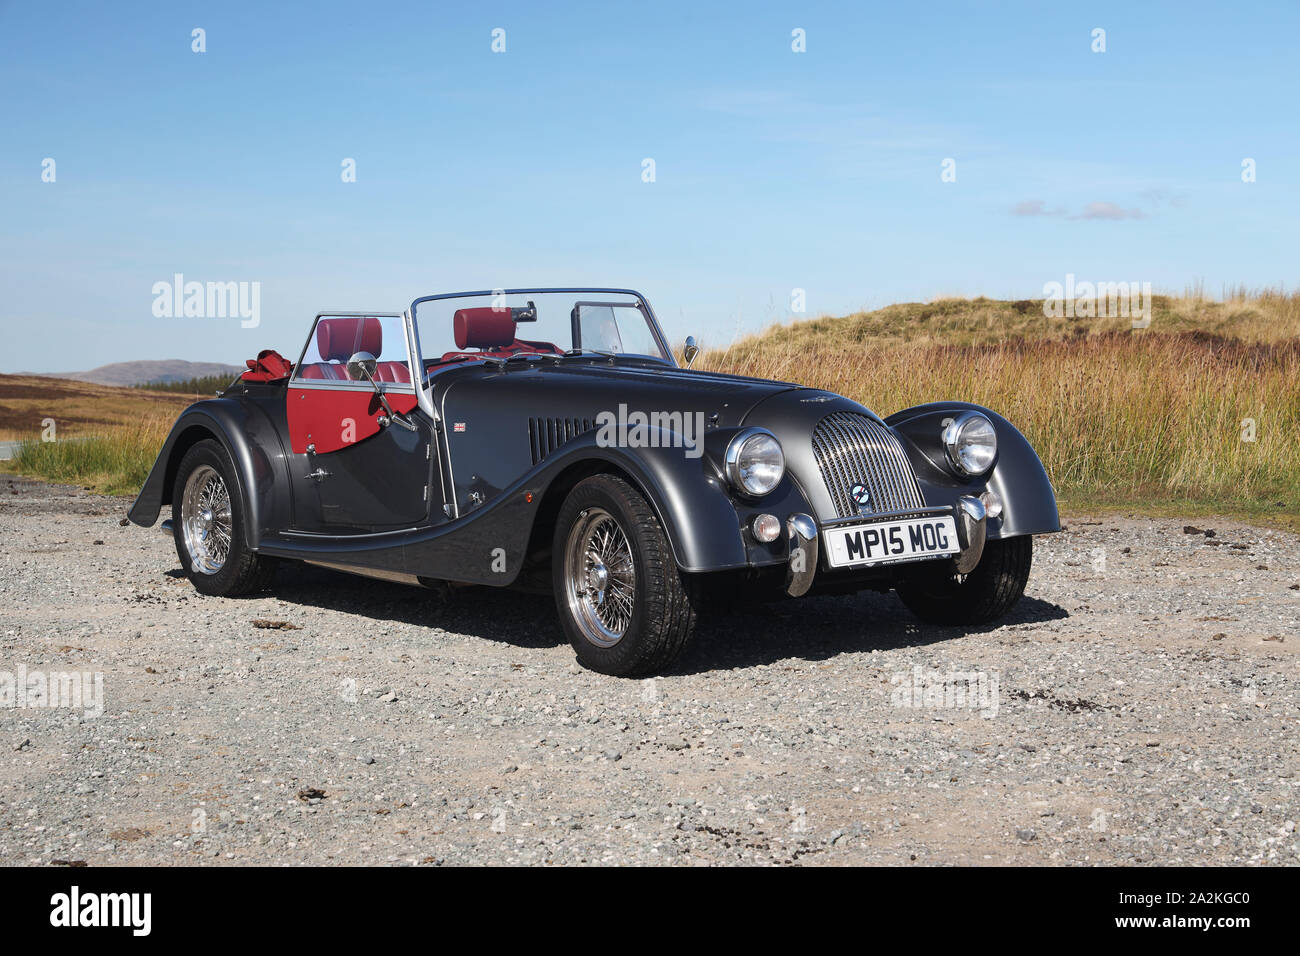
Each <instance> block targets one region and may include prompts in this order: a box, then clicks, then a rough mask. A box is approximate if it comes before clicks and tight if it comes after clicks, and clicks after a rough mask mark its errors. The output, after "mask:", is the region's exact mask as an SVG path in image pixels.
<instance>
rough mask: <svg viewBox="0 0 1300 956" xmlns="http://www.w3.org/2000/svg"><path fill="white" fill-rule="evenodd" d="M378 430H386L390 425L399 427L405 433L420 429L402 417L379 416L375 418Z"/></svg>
mask: <svg viewBox="0 0 1300 956" xmlns="http://www.w3.org/2000/svg"><path fill="white" fill-rule="evenodd" d="M375 421H377V422H378V423H379V427H380V428H387V427H388V426H389V425H390V424H395V425H401V426H402V427H403V428H405V429H406V430H407V431H411V432H415V431H419V430H420V428H419V426H418V425H416V424H415V422H413V421H411V420H410V419H408V418H406V417H404V416H402V415H379V416H377V417H376V418H375Z"/></svg>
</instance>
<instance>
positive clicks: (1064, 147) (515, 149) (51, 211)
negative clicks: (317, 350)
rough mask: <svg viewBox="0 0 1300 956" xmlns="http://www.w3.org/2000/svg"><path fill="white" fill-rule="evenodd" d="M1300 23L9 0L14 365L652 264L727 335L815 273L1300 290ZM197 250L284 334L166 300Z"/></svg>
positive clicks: (710, 334) (190, 353) (290, 341)
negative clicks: (1250, 179) (495, 48)
mask: <svg viewBox="0 0 1300 956" xmlns="http://www.w3.org/2000/svg"><path fill="white" fill-rule="evenodd" d="M196 27H201V28H203V29H204V30H205V31H206V46H207V51H206V52H204V53H201V54H200V53H194V52H192V50H191V42H192V41H191V31H192V30H193V29H194V28H196ZM1097 27H1100V28H1103V29H1105V31H1106V52H1105V53H1094V52H1092V49H1091V46H1092V42H1093V41H1092V36H1091V34H1092V31H1093V29H1094V28H1097ZM494 28H503V29H504V30H505V31H506V33H505V40H506V51H505V52H504V53H493V52H492V50H491V43H492V30H493V29H494ZM795 28H801V29H803V30H804V31H806V37H807V52H804V53H794V52H792V50H791V31H792V30H794V29H795ZM1298 34H1300V6H1298V5H1297V4H1295V3H1267V2H1266V3H1251V4H1228V3H1224V4H1214V5H1210V4H1198V3H1141V4H1139V3H1113V4H1111V3H1087V4H1082V3H1081V4H1069V3H1041V4H1039V3H1000V4H999V3H952V4H947V3H942V2H931V3H925V4H883V3H871V4H867V3H807V2H799V3H764V2H757V3H756V2H747V3H736V4H705V3H698V2H696V3H677V2H671V0H664V2H657V3H650V4H642V3H636V4H633V3H627V4H624V3H612V2H607V3H547V4H540V3H519V4H513V3H473V4H470V3H466V4H450V3H402V4H384V3H312V4H302V5H283V6H281V5H279V4H266V3H257V4H254V3H247V4H245V3H236V2H223V3H219V4H216V3H214V4H198V3H195V4H186V3H157V4H129V5H116V4H100V3H84V4H81V3H68V4H53V3H51V4H26V3H5V2H3V0H0V89H2V90H3V95H2V96H0V209H2V210H3V217H4V228H3V230H2V231H0V289H3V292H4V294H3V296H2V297H0V322H2V323H3V325H4V328H5V337H6V341H7V343H8V348H6V349H5V350H4V351H3V352H0V371H18V370H34V371H65V370H73V369H84V368H90V367H93V366H96V365H100V364H103V363H106V362H112V361H122V360H128V359H137V358H186V359H191V360H208V361H225V362H231V363H240V362H242V360H243V359H244V358H246V357H248V356H251V355H253V354H255V353H256V351H257V350H258V349H260V348H266V347H273V348H278V349H280V350H281V351H282V352H284V353H285V354H287V355H291V357H292V356H293V355H296V353H297V351H298V349H299V348H300V347H301V344H302V339H303V338H304V336H305V334H306V331H307V326H308V322H309V320H310V318H311V316H312V315H313V314H314V313H315V312H316V311H318V310H322V309H329V308H338V309H376V310H400V309H401V308H403V307H405V306H406V305H407V304H408V303H409V302H410V300H411V299H412V298H414V297H416V296H418V295H422V294H428V293H432V292H445V291H458V290H461V289H480V288H494V287H499V286H503V285H507V286H524V285H567V284H591V285H614V286H631V287H634V288H638V289H640V290H642V291H643V292H645V293H646V294H647V295H648V296H649V298H650V300H651V302H652V303H653V304H654V305H655V306H656V309H657V311H658V312H659V316H660V319H661V321H662V322H663V324H664V326H665V330H666V331H667V333H668V335H669V336H670V338H672V339H674V340H679V339H680V338H682V337H684V336H685V335H686V334H688V333H695V334H697V335H699V336H701V337H702V338H703V339H705V341H707V342H713V343H719V342H725V341H727V340H729V339H731V338H732V337H733V336H734V335H735V334H737V332H746V331H754V330H758V329H761V328H762V327H764V326H766V325H768V324H770V323H771V322H774V321H788V320H789V319H791V318H794V317H797V316H794V315H793V314H792V313H791V290H792V289H795V288H802V289H804V290H806V303H807V310H808V311H807V314H808V315H809V316H811V315H816V314H822V313H843V312H847V311H852V310H855V309H858V308H863V307H876V306H880V305H884V304H887V303H889V302H893V301H907V300H918V299H928V298H932V297H934V296H938V295H947V294H951V295H980V294H983V295H989V296H997V297H1014V298H1023V297H1040V296H1041V295H1042V291H1043V285H1044V283H1047V282H1051V281H1058V282H1063V281H1064V278H1065V275H1066V273H1074V274H1075V275H1076V276H1078V277H1079V278H1080V279H1087V280H1094V281H1096V280H1104V281H1125V280H1128V281H1149V282H1151V283H1153V285H1154V286H1155V287H1156V289H1157V290H1162V289H1163V290H1172V291H1181V290H1182V289H1183V288H1184V287H1185V286H1186V285H1187V284H1189V283H1192V282H1197V281H1199V282H1202V283H1204V287H1205V289H1206V290H1207V291H1208V292H1211V293H1218V291H1219V290H1220V289H1221V287H1222V286H1223V285H1224V284H1237V283H1244V284H1246V285H1249V286H1263V285H1274V286H1276V285H1279V284H1282V285H1285V286H1286V287H1288V288H1294V287H1295V286H1296V284H1297V279H1300V265H1298V262H1297V255H1296V253H1297V251H1298V250H1300V242H1298V241H1297V240H1298V239H1300V215H1298V214H1300V189H1297V180H1298V177H1300V132H1298V124H1297V119H1296V117H1297V115H1300V114H1298V113H1297V107H1296V103H1297V102H1298V101H1300V66H1297V63H1296V47H1295V42H1296V41H1295V37H1296V36H1297V35H1298ZM47 157H48V158H53V159H54V160H55V162H56V180H55V182H53V183H48V182H42V179H41V174H42V161H43V160H44V159H45V158H47ZM1247 157H1249V158H1252V159H1254V160H1255V162H1256V164H1257V165H1256V169H1257V181H1256V182H1254V183H1251V184H1246V183H1243V182H1242V181H1241V163H1242V160H1243V159H1244V158H1247ZM345 158H352V159H354V160H355V161H356V182H354V183H344V182H342V180H341V176H340V173H341V163H342V161H343V160H344V159H345ZM645 158H652V159H653V160H654V161H655V181H654V182H653V183H646V182H643V181H642V161H643V159H645ZM947 158H951V159H953V160H955V163H956V167H955V168H956V181H955V182H943V181H941V172H942V163H943V161H944V160H945V159H947ZM178 272H179V273H182V274H184V276H185V278H186V279H187V280H190V281H201V282H206V281H222V282H224V281H246V282H254V281H255V282H260V283H261V317H260V325H259V326H258V327H257V328H252V329H249V328H242V327H241V323H240V322H239V321H238V320H237V319H231V318H156V317H154V315H153V314H152V311H151V306H152V304H153V300H154V297H153V294H152V291H151V290H152V286H153V284H154V283H155V282H159V281H170V280H171V277H172V276H173V274H175V273H178Z"/></svg>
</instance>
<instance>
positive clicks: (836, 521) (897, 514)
mask: <svg viewBox="0 0 1300 956" xmlns="http://www.w3.org/2000/svg"><path fill="white" fill-rule="evenodd" d="M954 512H955V509H954V508H953V507H952V506H951V505H928V506H926V507H924V508H905V509H903V510H902V511H882V512H881V513H880V514H872V515H858V516H857V517H854V518H831V519H830V520H829V521H823V522H821V524H820V527H822V528H839V527H843V526H845V525H857V524H860V525H869V524H880V523H881V522H882V521H893V520H895V519H897V518H924V517H925V516H926V515H938V514H945V515H950V514H953V513H954Z"/></svg>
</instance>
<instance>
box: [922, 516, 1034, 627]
mask: <svg viewBox="0 0 1300 956" xmlns="http://www.w3.org/2000/svg"><path fill="white" fill-rule="evenodd" d="M1033 551H1034V539H1033V538H1031V537H1030V536H1029V535H1022V536H1019V537H1015V538H1002V539H996V540H993V541H988V542H986V543H985V545H984V554H983V555H982V556H981V557H980V560H979V564H977V565H975V569H974V570H973V571H971V572H970V573H969V574H954V573H952V571H951V570H950V568H951V565H950V564H948V563H947V562H944V563H942V564H939V566H938V567H927V566H926V565H917V566H916V567H915V568H913V569H910V570H909V572H908V575H909V576H908V579H907V581H906V582H905V583H904V584H902V585H900V586H899V588H898V596H899V597H900V598H902V599H903V603H904V604H906V605H907V607H908V610H910V611H911V612H912V613H913V614H915V615H916V616H917V617H919V618H920V619H921V620H923V621H926V622H928V623H930V624H987V623H988V622H989V621H995V620H997V619H998V618H1000V617H1002V616H1003V615H1004V614H1006V613H1007V612H1008V611H1010V610H1011V609H1012V608H1013V607H1014V606H1015V604H1016V602H1017V601H1019V600H1020V598H1021V596H1022V595H1023V594H1024V593H1025V584H1026V583H1027V582H1028V581H1029V569H1030V567H1031V565H1032V564H1033ZM945 564H946V565H947V566H948V569H947V570H945V569H944V565H945Z"/></svg>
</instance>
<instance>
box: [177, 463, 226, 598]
mask: <svg viewBox="0 0 1300 956" xmlns="http://www.w3.org/2000/svg"><path fill="white" fill-rule="evenodd" d="M181 528H182V532H183V534H184V538H185V549H186V551H187V552H189V557H190V564H191V566H192V567H193V569H194V570H195V571H197V572H198V573H200V574H216V573H217V572H218V571H220V570H221V569H222V567H224V566H225V563H226V559H227V558H228V557H229V556H230V544H231V539H232V524H231V511H230V490H229V489H228V488H226V482H225V480H224V479H223V478H222V477H221V474H220V472H218V471H217V470H216V469H215V468H213V467H211V466H210V465H202V466H200V467H198V468H196V469H194V471H193V472H192V473H191V474H190V476H189V479H188V480H187V481H186V482H185V491H184V493H183V494H182V496H181Z"/></svg>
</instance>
